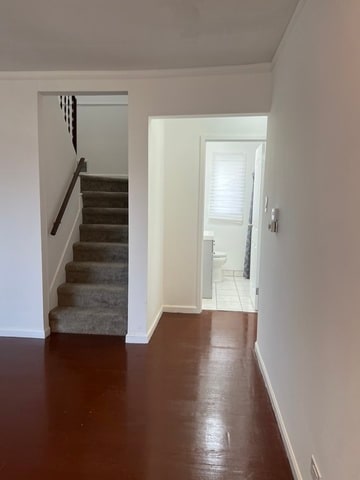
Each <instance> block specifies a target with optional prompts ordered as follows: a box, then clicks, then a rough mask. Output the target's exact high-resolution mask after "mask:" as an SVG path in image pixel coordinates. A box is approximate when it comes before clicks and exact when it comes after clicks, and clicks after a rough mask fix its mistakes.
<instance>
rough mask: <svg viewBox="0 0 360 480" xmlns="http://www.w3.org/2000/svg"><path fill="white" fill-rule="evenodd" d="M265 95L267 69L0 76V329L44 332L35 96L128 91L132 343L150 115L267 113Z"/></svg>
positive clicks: (143, 273) (142, 251)
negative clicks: (6, 235)
mask: <svg viewBox="0 0 360 480" xmlns="http://www.w3.org/2000/svg"><path fill="white" fill-rule="evenodd" d="M271 89H272V81H271V73H270V70H269V67H268V66H266V65H265V66H256V67H251V68H250V67H242V68H230V69H226V68H225V69H219V70H215V71H214V70H211V69H210V70H209V69H206V70H205V71H203V72H202V71H197V70H190V71H183V72H172V71H166V72H145V73H144V72H136V73H126V72H122V73H119V72H95V73H94V72H73V73H72V72H48V73H46V72H45V73H41V72H40V73H21V72H20V73H19V72H14V73H11V72H10V73H9V72H8V73H2V74H0V101H1V113H2V115H1V118H0V132H1V142H0V159H1V160H0V161H1V177H0V178H1V189H0V205H1V207H0V208H1V219H2V228H3V229H4V231H5V232H11V233H9V237H5V236H2V238H1V247H2V248H0V265H1V267H2V280H1V287H2V288H1V293H0V312H1V321H0V329H1V330H6V329H12V328H13V329H20V330H21V331H25V330H36V329H38V328H40V327H39V326H43V305H42V298H43V295H42V271H41V247H42V239H41V228H40V192H39V152H38V133H39V132H38V118H37V103H38V93H39V92H44V93H46V92H61V93H74V94H80V93H94V92H103V93H106V92H108V93H110V92H111V93H114V92H118V93H123V92H128V93H129V119H128V120H129V189H130V190H129V217H130V218H129V244H130V247H129V322H128V333H129V337H130V336H131V337H132V339H136V338H137V337H139V338H140V339H141V338H143V337H144V336H146V335H147V316H148V305H147V304H148V282H147V267H148V206H147V205H148V119H149V117H150V116H166V115H213V114H216V115H221V114H225V113H228V114H238V113H249V112H250V113H262V112H267V111H269V110H270V105H271ZM219 92H221V95H220V94H219ZM19 191H21V192H23V193H22V194H21V195H19ZM9 205H10V206H11V213H9V208H8V206H9ZM24 232H26V237H25V236H24V235H25V234H24ZM45 241H46V240H45V239H44V242H45ZM29 252H31V255H29ZM19 278H21V282H19Z"/></svg>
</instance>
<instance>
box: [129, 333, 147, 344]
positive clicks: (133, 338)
mask: <svg viewBox="0 0 360 480" xmlns="http://www.w3.org/2000/svg"><path fill="white" fill-rule="evenodd" d="M125 343H133V344H138V345H146V344H147V343H149V339H148V336H147V335H126V337H125Z"/></svg>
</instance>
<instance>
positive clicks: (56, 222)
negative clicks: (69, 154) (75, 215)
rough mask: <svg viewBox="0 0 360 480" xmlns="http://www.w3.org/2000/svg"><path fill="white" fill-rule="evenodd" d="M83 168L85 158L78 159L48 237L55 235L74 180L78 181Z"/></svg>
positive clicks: (72, 188)
mask: <svg viewBox="0 0 360 480" xmlns="http://www.w3.org/2000/svg"><path fill="white" fill-rule="evenodd" d="M85 167H86V162H85V158H80V160H79V163H78V165H77V167H76V170H75V172H74V175H73V177H72V179H71V182H70V185H69V188H68V189H67V191H66V194H65V197H64V200H63V202H62V204H61V207H60V210H59V213H58V214H57V217H56V220H55V222H54V225H53V227H52V229H51V232H50V235H56V232H57V231H58V228H59V225H60V223H61V220H62V218H63V216H64V213H65V210H66V207H67V204H68V203H69V200H70V197H71V194H72V192H73V190H74V187H75V183H76V180H77V179H78V177H79V175H80V172H82V171H84V170H85Z"/></svg>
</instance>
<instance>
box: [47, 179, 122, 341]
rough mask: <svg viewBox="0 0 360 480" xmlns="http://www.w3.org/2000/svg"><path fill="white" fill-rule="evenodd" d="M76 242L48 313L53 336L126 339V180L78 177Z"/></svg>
mask: <svg viewBox="0 0 360 480" xmlns="http://www.w3.org/2000/svg"><path fill="white" fill-rule="evenodd" d="M80 181H81V192H82V198H83V209H82V220H83V223H82V224H81V225H80V242H77V243H75V244H74V245H73V255H74V260H73V261H72V262H70V263H68V264H67V265H66V283H64V284H62V285H60V286H59V288H58V307H56V308H54V309H53V310H52V311H51V312H50V314H49V319H50V328H51V331H52V332H57V333H83V334H97V335H125V334H126V333H127V301H128V295H127V291H128V288H127V286H128V181H127V179H125V178H115V177H104V176H97V175H81V177H80Z"/></svg>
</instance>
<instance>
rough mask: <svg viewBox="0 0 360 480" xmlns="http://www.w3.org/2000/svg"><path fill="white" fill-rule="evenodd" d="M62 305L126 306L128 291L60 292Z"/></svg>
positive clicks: (85, 306) (59, 296) (59, 299)
mask: <svg viewBox="0 0 360 480" xmlns="http://www.w3.org/2000/svg"><path fill="white" fill-rule="evenodd" d="M58 303H59V306H60V307H84V308H90V307H120V308H121V307H123V308H124V307H126V305H127V292H126V291H124V292H122V293H118V292H116V293H114V292H106V291H100V292H99V291H92V292H82V293H81V294H79V293H77V292H74V293H69V294H65V293H61V292H58Z"/></svg>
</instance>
